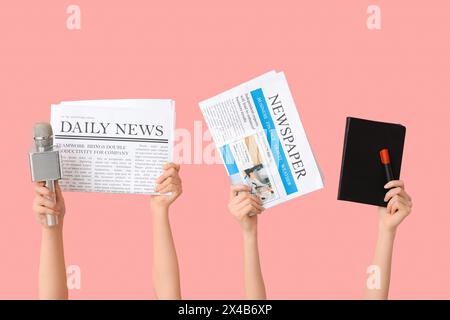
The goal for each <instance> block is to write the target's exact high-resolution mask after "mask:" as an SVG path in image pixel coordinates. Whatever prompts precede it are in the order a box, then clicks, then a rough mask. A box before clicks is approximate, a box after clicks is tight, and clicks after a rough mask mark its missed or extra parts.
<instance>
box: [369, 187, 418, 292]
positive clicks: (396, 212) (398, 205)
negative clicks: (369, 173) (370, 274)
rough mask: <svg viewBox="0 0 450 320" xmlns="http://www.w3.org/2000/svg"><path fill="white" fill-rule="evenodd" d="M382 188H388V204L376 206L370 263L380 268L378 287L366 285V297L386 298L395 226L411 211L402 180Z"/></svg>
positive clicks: (385, 199)
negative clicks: (372, 252)
mask: <svg viewBox="0 0 450 320" xmlns="http://www.w3.org/2000/svg"><path fill="white" fill-rule="evenodd" d="M384 188H385V189H390V190H389V191H387V192H386V195H385V198H384V201H387V202H388V204H387V207H386V208H385V207H379V208H378V215H379V222H378V239H377V244H376V248H375V254H374V258H373V263H372V265H374V266H377V267H378V268H379V270H380V277H381V278H380V288H379V289H369V288H368V287H367V286H366V291H365V298H366V299H374V300H384V299H388V295H389V285H390V277H391V265H392V253H393V248H394V240H395V234H396V231H397V227H398V226H399V225H400V223H401V222H402V221H403V220H404V219H405V218H406V217H407V216H408V215H409V214H410V213H411V209H412V199H411V197H410V195H409V194H408V193H407V192H406V191H405V184H404V182H403V181H400V180H392V181H390V182H388V183H387V184H386V185H385V186H384Z"/></svg>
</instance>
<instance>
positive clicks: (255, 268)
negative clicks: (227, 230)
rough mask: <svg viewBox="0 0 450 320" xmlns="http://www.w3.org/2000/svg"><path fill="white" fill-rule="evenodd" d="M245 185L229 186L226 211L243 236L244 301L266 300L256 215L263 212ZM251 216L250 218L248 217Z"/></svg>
mask: <svg viewBox="0 0 450 320" xmlns="http://www.w3.org/2000/svg"><path fill="white" fill-rule="evenodd" d="M249 191H250V187H249V186H246V185H237V186H231V188H230V201H229V203H228V210H229V212H230V214H231V215H232V216H233V217H234V218H235V219H236V220H237V221H238V222H239V224H240V225H241V228H242V231H243V234H244V278H245V281H244V282H245V296H246V299H251V300H264V299H266V289H265V285H264V278H263V275H262V271H261V263H260V259H259V249H258V234H257V229H258V228H257V226H258V215H259V214H261V212H262V211H264V207H262V203H261V200H260V199H259V198H257V197H255V196H254V195H251V194H250V192H249ZM249 214H252V216H249Z"/></svg>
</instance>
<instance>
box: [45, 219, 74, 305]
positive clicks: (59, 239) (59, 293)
mask: <svg viewBox="0 0 450 320" xmlns="http://www.w3.org/2000/svg"><path fill="white" fill-rule="evenodd" d="M67 298H68V290H67V277H66V265H65V261H64V246H63V232H62V221H61V224H60V225H58V226H56V227H52V228H45V227H43V228H42V237H41V254H40V265H39V299H51V300H57V299H60V300H61V299H67Z"/></svg>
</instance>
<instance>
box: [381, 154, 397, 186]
mask: <svg viewBox="0 0 450 320" xmlns="http://www.w3.org/2000/svg"><path fill="white" fill-rule="evenodd" d="M380 160H381V164H382V165H383V167H384V173H385V175H386V183H387V182H389V181H391V180H394V174H393V173H392V166H391V158H390V157H389V149H387V148H384V149H382V150H380Z"/></svg>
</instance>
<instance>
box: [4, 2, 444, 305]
mask: <svg viewBox="0 0 450 320" xmlns="http://www.w3.org/2000/svg"><path fill="white" fill-rule="evenodd" d="M72 3H75V4H78V5H80V7H81V16H82V21H81V27H82V28H81V30H79V31H69V30H68V29H67V28H66V18H67V16H68V15H67V14H66V12H65V11H66V8H67V6H68V5H69V4H72ZM369 4H377V5H379V6H380V7H381V12H382V30H381V31H370V30H368V29H367V27H366V19H367V16H368V15H367V14H366V8H367V6H368V5H369ZM449 30H450V6H449V2H448V1H447V0H441V1H437V0H436V1H411V0H408V1H406V0H405V1H400V0H398V1H387V0H377V1H375V0H374V1H362V0H351V1H350V0H349V1H331V0H330V1H282V0H278V1H270V2H269V1H267V2H264V1H237V0H233V1H231V0H228V1H222V2H219V1H206V0H205V1H168V0H164V1H114V2H113V1H87V0H83V1H81V0H79V1H74V2H72V1H70V2H69V1H46V2H45V4H44V2H43V1H18V0H14V1H12V0H11V1H2V2H1V4H0V57H1V59H0V88H1V89H0V90H1V91H0V98H1V111H2V113H1V115H2V120H3V123H2V125H1V126H0V135H1V137H2V138H3V141H4V142H3V145H4V147H3V150H4V151H2V157H1V160H0V161H1V162H0V164H1V167H0V170H1V171H0V172H1V177H2V180H3V183H2V186H1V187H0V188H1V197H2V209H1V210H2V218H1V221H0V254H1V262H0V298H27V299H33V298H36V296H37V271H38V257H39V241H40V240H39V239H40V228H39V226H38V225H37V224H36V222H35V219H34V216H33V213H32V212H31V209H30V208H31V200H32V196H33V193H32V185H31V183H30V175H29V170H28V163H27V151H28V149H29V147H30V145H31V126H32V124H33V122H36V121H38V120H47V119H48V118H49V114H50V107H49V106H50V104H51V103H57V102H59V101H61V100H78V99H102V98H172V99H175V100H176V102H177V115H178V118H177V126H178V127H180V128H187V129H189V130H193V121H194V120H202V116H201V114H200V111H199V108H198V105H197V103H198V102H199V101H200V100H203V99H205V98H208V97H210V96H212V95H215V94H217V93H219V92H221V91H224V90H225V89H228V88H230V87H231V86H234V85H237V84H239V83H241V82H243V81H246V80H249V79H251V78H253V77H255V76H257V75H260V74H262V73H263V72H266V71H269V70H271V69H276V70H279V71H285V72H286V75H287V78H288V81H289V84H290V87H291V90H292V93H293V95H294V98H295V100H296V102H297V105H298V109H299V113H300V116H301V118H302V121H303V124H304V126H305V129H306V131H307V133H308V137H309V139H310V142H311V144H312V146H313V149H314V152H315V154H316V156H317V159H318V161H319V164H320V166H321V169H322V170H323V172H324V175H325V178H326V181H325V182H326V187H325V189H323V190H321V191H319V192H315V193H313V194H310V195H308V196H305V197H302V198H300V199H297V200H294V201H291V202H289V203H286V204H283V205H280V206H278V207H276V208H273V209H271V210H268V211H267V212H266V213H265V214H264V216H262V217H261V219H260V247H261V255H262V266H263V272H264V275H265V280H266V285H267V291H268V296H269V297H270V298H276V299H278V298H287V299H299V298H300V299H302V298H339V299H341V298H344V299H346V298H351V299H353V298H361V296H362V292H363V289H364V285H365V281H366V273H365V272H366V268H367V266H368V265H369V264H370V263H371V258H372V253H373V249H374V245H375V239H376V234H377V215H376V210H375V208H374V207H370V206H363V205H358V204H353V203H345V202H338V201H337V200H336V194H337V185H338V177H339V170H340V161H341V152H342V139H343V133H344V124H345V117H346V116H348V115H352V116H356V117H364V118H369V119H376V120H381V121H389V122H399V123H402V124H404V125H406V126H407V141H406V148H405V154H404V164H403V168H402V178H403V179H404V180H405V181H406V183H407V189H408V191H409V193H410V194H411V195H412V196H413V199H414V210H413V214H412V215H411V216H410V217H409V218H408V219H407V221H405V222H404V224H403V225H402V226H401V227H400V230H399V232H398V235H397V240H396V243H395V254H394V263H393V270H392V282H391V297H392V298H450V276H449V270H450V256H449V254H450V237H449V227H450V216H449V213H450V212H449V209H448V204H447V201H448V192H449V187H448V181H449V179H450V175H449V163H450V152H449V148H448V146H449V144H448V137H449V136H450V125H449V117H450V90H449V80H450V62H449V57H450V42H449ZM204 127H205V126H204ZM182 178H183V182H184V190H185V191H184V194H183V196H182V197H181V198H180V199H179V200H178V201H177V202H176V204H175V205H174V206H173V208H172V210H171V216H172V225H173V229H174V236H175V241H176V245H177V250H178V255H179V260H180V267H181V276H182V290H183V296H184V298H191V299H197V298H207V299H210V298H211V299H213V298H242V297H243V282H242V276H243V272H242V271H243V270H242V250H241V249H242V248H241V234H240V229H239V227H238V225H237V223H236V222H235V221H234V220H233V219H232V218H231V217H230V216H229V214H228V213H227V210H226V204H227V200H228V180H227V177H226V174H225V169H224V168H223V167H222V166H221V165H184V166H183V168H182ZM65 198H66V203H67V207H68V213H67V219H66V223H65V247H66V262H67V264H77V265H79V266H80V267H81V271H82V284H81V286H82V287H81V290H79V291H71V292H70V295H71V298H74V299H80V298H88V299H89V298H126V299H128V298H139V299H148V298H150V299H151V298H154V295H153V292H152V280H151V231H150V230H151V219H150V212H149V206H148V199H147V198H146V197H144V196H133V195H126V196H125V195H123V196H118V195H107V194H81V193H72V194H69V193H68V194H66V196H65Z"/></svg>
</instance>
